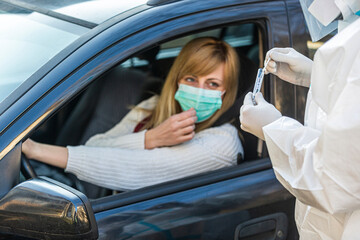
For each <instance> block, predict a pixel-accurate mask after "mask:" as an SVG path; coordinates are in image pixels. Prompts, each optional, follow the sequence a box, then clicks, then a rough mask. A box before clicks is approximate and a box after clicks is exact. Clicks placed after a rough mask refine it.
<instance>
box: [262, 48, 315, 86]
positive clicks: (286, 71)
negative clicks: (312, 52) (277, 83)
mask: <svg viewBox="0 0 360 240" xmlns="http://www.w3.org/2000/svg"><path fill="white" fill-rule="evenodd" d="M268 58H271V60H270V61H269V63H268V65H267V67H266V69H265V74H268V73H272V74H274V75H276V76H278V77H279V78H281V79H282V80H284V81H287V82H290V83H292V84H295V85H300V86H304V87H309V86H310V77H311V70H312V64H313V61H312V60H311V59H309V58H307V57H305V56H304V55H302V54H300V53H298V52H297V51H295V50H294V49H293V48H273V49H271V50H269V51H268V52H267V53H266V58H265V62H266V60H267V59H268Z"/></svg>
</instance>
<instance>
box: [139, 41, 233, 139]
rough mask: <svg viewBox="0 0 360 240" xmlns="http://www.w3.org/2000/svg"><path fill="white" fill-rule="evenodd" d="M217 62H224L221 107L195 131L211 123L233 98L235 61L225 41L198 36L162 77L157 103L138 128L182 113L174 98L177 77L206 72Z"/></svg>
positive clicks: (214, 67)
mask: <svg viewBox="0 0 360 240" xmlns="http://www.w3.org/2000/svg"><path fill="white" fill-rule="evenodd" d="M220 64H224V87H225V90H226V92H225V94H224V97H223V102H222V106H221V108H220V109H219V110H218V111H216V112H215V114H214V115H213V116H211V117H210V118H209V119H208V120H206V121H204V122H201V123H198V124H196V128H195V131H196V132H199V131H201V130H204V129H206V128H208V127H210V126H212V125H213V124H214V122H215V121H216V120H217V119H218V118H219V117H220V116H221V115H222V114H223V113H224V112H225V111H226V110H227V109H229V108H230V107H231V105H232V104H233V103H234V101H235V99H236V94H237V88H238V74H239V72H238V69H239V60H238V56H237V54H236V52H235V50H234V49H233V48H232V47H231V46H230V45H229V44H227V43H226V42H224V41H221V40H218V39H215V38H212V37H201V38H196V39H193V40H191V41H190V42H188V43H187V44H186V45H185V46H184V47H183V49H182V50H181V52H180V54H179V56H178V57H177V58H176V60H175V62H174V64H173V65H172V67H171V69H170V72H169V74H168V76H167V78H166V81H165V83H164V87H163V89H162V91H161V94H160V97H159V102H158V104H157V106H156V108H155V109H154V110H153V111H152V114H151V117H150V120H149V121H148V122H147V123H146V124H145V125H144V127H143V128H142V129H149V128H154V127H157V126H158V125H160V124H161V123H162V122H164V121H165V120H166V119H168V118H169V117H171V116H172V115H174V114H177V113H180V112H182V109H181V107H180V105H179V103H178V102H177V101H176V100H175V98H174V97H175V93H176V91H177V89H178V82H179V80H180V79H181V78H183V77H184V76H185V75H196V76H204V75H207V74H210V73H212V72H213V71H214V70H216V68H217V67H218V66H219V65H220Z"/></svg>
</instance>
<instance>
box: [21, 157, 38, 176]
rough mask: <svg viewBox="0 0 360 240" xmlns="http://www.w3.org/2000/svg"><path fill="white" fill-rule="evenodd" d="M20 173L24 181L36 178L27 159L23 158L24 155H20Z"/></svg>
mask: <svg viewBox="0 0 360 240" xmlns="http://www.w3.org/2000/svg"><path fill="white" fill-rule="evenodd" d="M20 168H21V172H22V174H23V175H24V177H25V178H26V179H30V178H36V177H37V174H36V172H35V170H34V168H33V167H32V166H31V163H30V161H29V159H28V158H27V157H26V156H25V154H23V153H21V166H20Z"/></svg>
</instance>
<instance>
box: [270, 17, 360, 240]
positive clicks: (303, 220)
mask: <svg viewBox="0 0 360 240" xmlns="http://www.w3.org/2000/svg"><path fill="white" fill-rule="evenodd" d="M263 132H264V136H265V140H266V144H267V148H268V151H269V154H270V157H271V160H272V164H273V168H274V171H275V174H276V176H277V178H278V180H279V181H280V182H281V183H282V184H283V186H285V187H286V188H287V189H288V190H289V191H290V192H291V193H292V194H293V195H294V196H295V197H296V199H297V201H296V210H295V218H296V219H295V220H296V223H297V226H298V230H299V234H300V237H301V239H304V240H314V239H322V240H327V239H343V240H354V239H360V19H359V20H356V21H355V22H353V23H352V24H351V25H349V26H348V27H346V28H345V29H344V30H342V31H341V32H340V33H338V34H337V35H336V36H334V37H333V38H332V39H331V40H329V41H328V42H326V43H325V44H324V45H323V46H321V47H320V48H319V49H318V50H317V52H316V54H315V57H314V64H313V68H312V74H311V87H310V90H309V93H308V99H307V106H306V112H305V125H302V124H300V123H299V122H297V121H296V120H294V119H291V118H288V117H281V118H279V119H278V120H276V121H275V122H272V123H270V124H268V125H266V126H265V127H263Z"/></svg>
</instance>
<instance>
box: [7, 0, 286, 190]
mask: <svg viewBox="0 0 360 240" xmlns="http://www.w3.org/2000/svg"><path fill="white" fill-rule="evenodd" d="M266 4H267V3H258V4H257V5H258V7H259V9H261V8H262V7H264V5H265V6H266ZM249 6H250V5H241V4H239V5H236V6H231V7H227V8H221V9H214V10H209V11H206V12H200V13H193V14H191V15H186V16H184V17H182V18H177V19H175V20H173V21H169V22H164V23H160V24H155V25H154V26H152V27H151V28H147V29H145V30H143V31H140V32H138V33H136V34H134V35H131V36H129V37H128V38H126V39H123V40H121V41H120V42H117V43H116V44H114V45H112V46H111V47H110V48H107V49H105V50H103V51H102V52H101V53H99V54H98V55H96V56H95V57H94V58H92V59H89V61H88V62H86V63H85V64H84V65H82V66H81V67H80V68H78V69H77V71H75V72H73V73H72V74H71V75H70V76H67V78H65V79H63V80H62V81H61V82H59V83H58V85H57V86H55V87H53V88H52V89H50V91H49V92H48V93H47V94H46V95H44V96H43V97H42V98H41V99H39V100H38V102H35V103H34V104H33V105H32V106H30V107H29V108H28V109H27V111H26V112H24V113H23V115H22V117H21V118H19V119H18V121H16V122H15V123H14V124H13V125H11V126H10V128H18V127H19V126H20V130H19V131H21V134H19V135H17V137H15V138H13V139H14V140H13V141H12V142H11V144H16V143H17V142H19V141H20V140H22V139H24V138H26V136H28V135H29V134H30V133H31V132H32V131H33V130H35V128H36V126H37V125H39V124H41V123H42V122H43V121H45V120H46V119H47V118H48V117H50V116H51V115H52V114H54V113H55V112H56V110H58V109H59V108H60V107H62V106H63V105H64V104H65V102H66V101H65V100H67V99H71V98H73V97H75V96H76V95H77V94H79V93H80V92H81V91H82V90H83V89H84V88H85V87H86V86H87V85H88V84H89V83H90V82H92V81H93V80H94V79H95V78H97V77H98V76H100V75H101V74H102V73H103V72H106V71H107V70H108V69H109V68H111V67H112V66H114V65H116V64H118V63H120V62H121V61H123V60H124V59H126V58H127V57H129V56H132V55H134V54H136V53H137V52H139V49H145V48H146V47H149V46H153V45H154V44H156V43H158V42H161V41H165V40H166V41H167V40H169V39H171V38H175V37H179V36H181V35H184V34H188V33H189V32H194V31H198V30H199V29H202V30H203V29H206V28H214V27H216V26H222V25H227V24H232V23H239V22H242V21H243V22H246V21H249V20H250V21H254V22H258V24H265V25H263V27H262V28H263V30H264V31H265V32H266V31H267V30H268V29H267V28H268V26H267V21H266V14H268V12H266V11H263V12H262V13H255V14H254V12H250V13H249V11H248V10H249ZM283 7H284V6H283V5H281V4H280V8H283ZM239 12H244V14H243V15H241V16H239V15H240V14H239ZM229 13H231V14H229ZM246 13H248V14H246ZM249 15H250V16H251V17H250V16H249ZM209 16H217V18H215V19H214V17H212V19H213V20H212V21H205V19H207V17H209ZM256 16H258V18H259V19H262V20H261V21H258V20H259V19H258V18H256ZM194 17H195V18H197V20H196V19H194ZM199 19H201V20H199ZM185 20H186V21H189V22H191V23H192V24H188V25H186V24H184V21H185ZM194 20H196V22H195V23H197V25H196V24H194ZM179 23H181V24H183V25H179ZM194 25H195V26H198V27H194ZM164 29H167V32H166V33H165V32H164ZM159 30H161V33H159V34H158V35H156V37H152V38H151V39H150V40H149V39H148V40H147V41H145V40H143V41H142V42H141V41H140V42H137V43H136V44H137V47H134V44H133V43H132V44H130V45H131V46H133V48H131V49H129V46H127V45H126V44H124V43H125V42H133V40H134V38H135V39H142V35H144V34H145V35H146V34H149V33H154V32H156V31H159ZM164 35H166V39H164V38H163V36H164ZM264 36H266V35H264ZM128 44H129V43H128ZM122 48H123V49H128V50H127V51H125V52H123V51H121V49H122ZM119 49H120V50H119ZM109 54H110V55H109ZM104 64H106V65H105V66H104ZM99 66H101V69H100V68H99ZM24 101H25V99H24ZM29 122H30V123H32V124H31V125H30V126H29V125H27V124H28V123H29ZM24 128H25V129H24ZM11 134H14V132H13V131H6V132H5V133H4V135H3V136H8V135H11ZM11 144H10V145H8V146H10V147H11ZM189 187H190V188H191V186H189Z"/></svg>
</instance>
